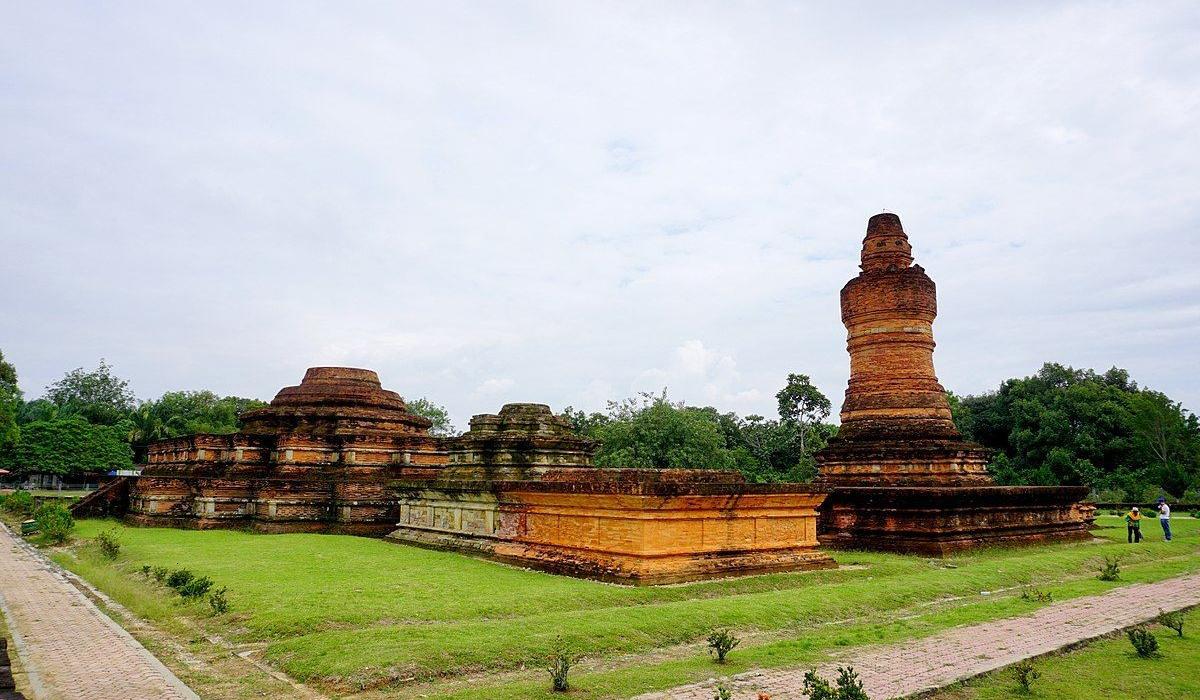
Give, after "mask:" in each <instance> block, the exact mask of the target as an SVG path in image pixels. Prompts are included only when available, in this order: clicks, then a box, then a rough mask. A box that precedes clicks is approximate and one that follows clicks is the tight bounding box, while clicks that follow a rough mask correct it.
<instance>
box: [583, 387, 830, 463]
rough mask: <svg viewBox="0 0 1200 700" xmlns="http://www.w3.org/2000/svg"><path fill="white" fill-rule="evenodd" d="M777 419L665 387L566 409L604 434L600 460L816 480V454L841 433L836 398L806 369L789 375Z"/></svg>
mask: <svg viewBox="0 0 1200 700" xmlns="http://www.w3.org/2000/svg"><path fill="white" fill-rule="evenodd" d="M775 398H776V404H777V408H778V417H777V418H766V417H764V416H761V415H749V416H746V417H744V418H743V417H741V416H739V415H737V414H736V413H733V412H725V413H722V412H721V411H720V410H718V409H716V408H713V407H712V406H704V407H699V406H688V405H686V404H685V403H683V402H673V401H671V400H670V399H668V398H667V390H666V389H663V391H662V393H660V394H652V393H647V392H642V393H640V394H638V396H636V397H635V398H631V399H626V400H624V401H610V402H609V403H608V408H607V410H605V411H603V412H593V413H586V412H584V411H579V410H575V409H574V408H571V407H568V408H567V409H566V410H565V411H564V412H563V415H564V416H565V417H566V418H567V419H568V420H570V421H571V423H572V425H573V426H574V427H575V430H576V431H577V432H578V433H580V434H581V435H583V436H585V437H589V438H592V439H594V440H599V441H601V444H600V447H599V449H598V450H597V452H596V457H595V459H596V464H597V465H599V466H607V467H632V468H640V469H736V470H738V471H740V472H742V473H743V474H744V475H745V476H746V478H747V479H748V480H750V481H753V482H787V481H793V482H795V481H811V480H812V479H813V477H815V476H816V463H815V461H814V459H813V453H814V452H815V451H816V450H818V449H820V448H822V447H824V446H825V443H826V442H827V441H828V440H829V438H830V437H832V436H833V435H835V434H836V433H837V426H834V425H830V424H829V423H826V422H825V419H826V418H828V417H829V412H830V409H831V404H830V402H829V399H828V398H826V397H825V395H824V394H822V393H821V392H820V391H819V390H818V389H817V388H816V387H815V386H813V384H812V382H811V380H810V379H809V377H808V376H807V375H804V374H789V375H788V378H787V383H786V384H785V386H784V387H783V388H782V389H780V390H779V392H778V393H777V394H776V395H775Z"/></svg>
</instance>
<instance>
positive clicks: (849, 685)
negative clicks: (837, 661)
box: [804, 667, 870, 700]
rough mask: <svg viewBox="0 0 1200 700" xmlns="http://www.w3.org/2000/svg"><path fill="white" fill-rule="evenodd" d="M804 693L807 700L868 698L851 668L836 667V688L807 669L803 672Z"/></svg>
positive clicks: (855, 699)
mask: <svg viewBox="0 0 1200 700" xmlns="http://www.w3.org/2000/svg"><path fill="white" fill-rule="evenodd" d="M804 693H805V695H807V696H808V698H809V700H870V699H869V698H868V697H867V693H866V691H865V690H863V685H862V681H860V680H859V679H858V674H857V673H855V672H854V669H853V668H842V667H838V678H837V687H836V688H835V687H833V686H831V685H829V681H827V680H825V679H824V678H821V677H820V676H818V675H817V674H816V672H814V671H808V672H807V673H805V674H804Z"/></svg>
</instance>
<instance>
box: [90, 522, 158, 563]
mask: <svg viewBox="0 0 1200 700" xmlns="http://www.w3.org/2000/svg"><path fill="white" fill-rule="evenodd" d="M96 547H97V548H99V550H100V556H102V557H104V558H105V559H110V560H111V559H116V558H117V557H118V556H119V555H120V554H121V533H120V531H119V530H117V528H115V527H114V528H110V529H108V530H103V531H101V532H100V533H99V534H97V535H96ZM147 568H149V567H147Z"/></svg>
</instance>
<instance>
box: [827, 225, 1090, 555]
mask: <svg viewBox="0 0 1200 700" xmlns="http://www.w3.org/2000/svg"><path fill="white" fill-rule="evenodd" d="M861 260H862V262H861V265H860V266H861V268H862V272H861V273H860V274H859V275H858V276H857V277H855V278H854V279H852V280H850V281H849V282H847V283H846V286H845V287H843V288H842V294H841V306H842V323H843V324H845V326H846V331H847V341H846V347H847V349H848V350H849V352H850V382H849V384H848V386H847V388H846V400H845V403H844V404H843V405H842V411H841V427H840V428H839V430H838V434H837V437H835V438H833V439H832V440H830V442H829V445H828V446H827V447H826V448H825V449H823V450H820V451H818V452H817V455H816V459H817V470H818V475H819V476H818V482H819V483H821V484H825V485H829V486H832V487H834V489H833V491H832V493H831V495H830V497H829V499H828V500H827V501H826V502H825V507H824V508H823V509H822V513H821V525H822V530H821V531H822V535H821V542H822V543H823V544H829V545H835V546H843V547H854V548H864V549H885V550H894V551H904V552H920V553H926V554H938V555H940V554H947V553H950V552H953V551H957V550H961V549H966V548H970V547H975V546H980V545H990V544H1001V543H1025V542H1036V541H1047V540H1064V539H1082V538H1086V537H1088V536H1089V535H1088V533H1087V530H1086V522H1085V520H1086V515H1087V514H1088V513H1089V512H1090V511H1089V508H1088V507H1087V506H1084V505H1083V504H1081V503H1080V501H1081V500H1082V499H1083V497H1084V496H1085V495H1086V493H1087V489H1086V488H1083V487H1028V486H1022V487H1001V486H996V485H995V482H994V481H993V480H992V477H991V476H990V475H989V474H988V471H987V463H988V458H989V450H987V449H985V448H983V447H981V446H979V445H976V444H974V443H971V442H967V441H965V440H963V438H962V435H961V434H959V432H958V429H957V428H956V427H955V425H954V421H953V419H952V416H951V414H950V404H949V402H948V401H947V399H946V391H945V389H943V388H942V385H941V384H940V383H938V379H937V375H936V373H935V372H934V368H933V349H934V342H933V321H934V318H935V317H936V316H937V288H936V286H935V285H934V283H933V280H931V279H930V278H929V276H928V275H926V274H925V271H924V270H923V269H922V268H921V266H920V265H914V264H912V263H913V257H912V246H911V245H910V244H909V242H908V236H907V235H906V234H905V232H904V228H903V227H902V226H901V224H900V218H899V217H898V216H896V215H895V214H878V215H876V216H873V217H871V220H870V221H869V222H868V224H867V235H866V238H865V239H864V240H863V248H862V258H861Z"/></svg>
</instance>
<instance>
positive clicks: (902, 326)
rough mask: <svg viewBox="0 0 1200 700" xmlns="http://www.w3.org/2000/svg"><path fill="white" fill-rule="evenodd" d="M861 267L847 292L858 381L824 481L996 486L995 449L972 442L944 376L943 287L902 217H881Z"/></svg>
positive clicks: (825, 460) (874, 222) (822, 465)
mask: <svg viewBox="0 0 1200 700" xmlns="http://www.w3.org/2000/svg"><path fill="white" fill-rule="evenodd" d="M861 267H862V272H860V273H859V274H858V276H857V277H855V278H854V279H851V280H850V281H849V282H847V283H846V286H845V287H843V288H842V295H841V302H842V323H843V324H845V326H846V349H847V350H848V351H849V352H850V381H849V383H848V384H847V386H846V401H845V402H844V403H843V404H842V412H841V419H842V425H841V427H840V428H839V429H838V435H837V437H836V438H835V439H834V440H832V441H831V442H830V444H829V447H828V448H827V449H825V450H823V451H821V452H820V453H818V455H817V462H818V470H819V472H820V473H821V479H822V481H826V482H837V483H846V484H862V483H880V482H885V483H897V484H904V483H921V482H925V481H928V480H933V481H936V482H939V483H959V484H964V483H990V480H989V479H988V477H987V475H986V471H985V465H986V459H987V454H986V450H983V448H980V447H979V446H978V445H974V444H971V443H966V442H963V440H962V436H961V435H960V434H959V432H958V429H957V428H955V426H954V421H953V419H952V416H951V414H950V403H949V401H948V400H947V399H946V390H945V389H943V388H942V385H941V384H940V383H938V378H937V374H936V373H935V372H934V369H933V348H934V342H933V320H934V319H935V318H936V317H937V287H936V285H934V283H933V280H931V279H929V276H928V275H926V274H925V270H923V269H922V268H921V266H920V265H914V264H913V257H912V246H911V245H910V244H909V242H908V235H907V234H905V233H904V227H903V226H902V225H901V223H900V217H898V216H896V215H895V214H876V215H875V216H872V217H871V220H870V221H869V222H868V223H867V235H866V237H865V238H864V239H863V247H862V265H861Z"/></svg>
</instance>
